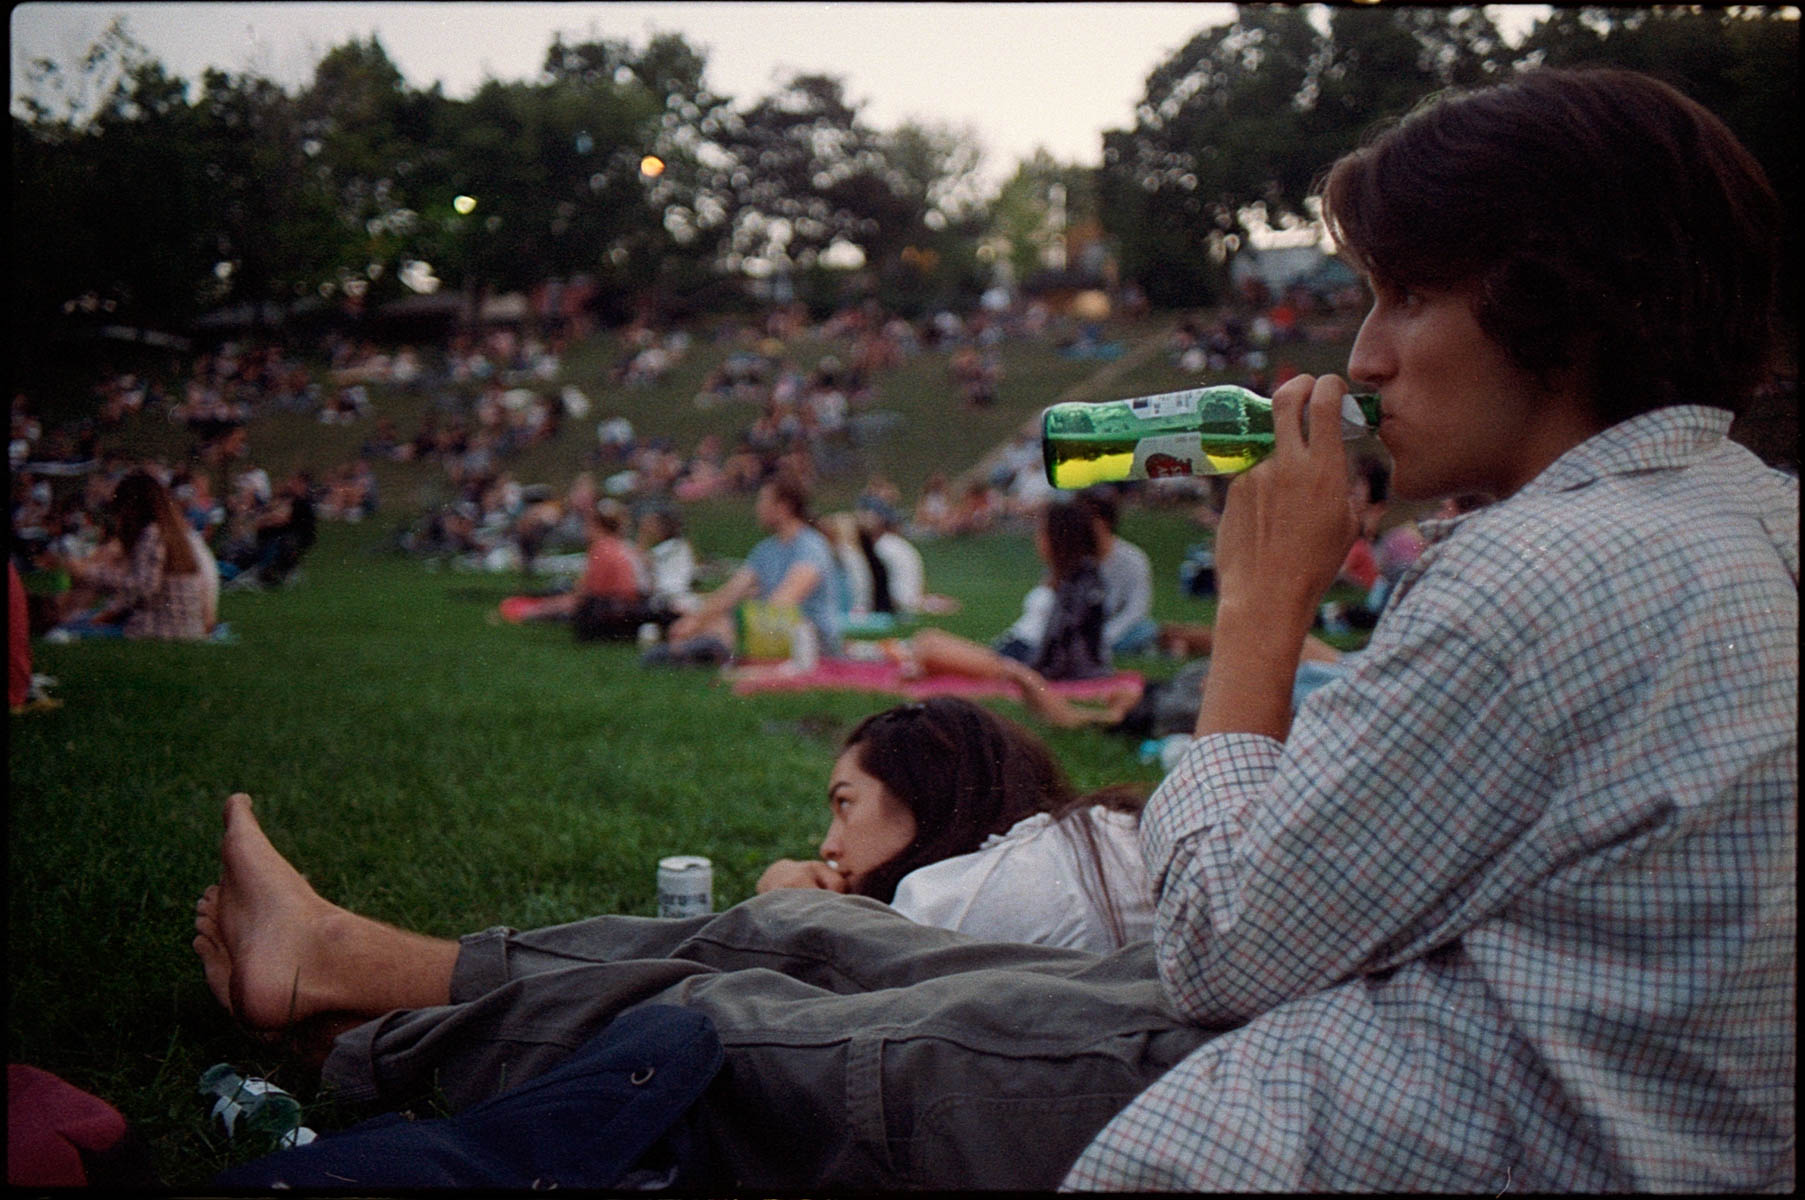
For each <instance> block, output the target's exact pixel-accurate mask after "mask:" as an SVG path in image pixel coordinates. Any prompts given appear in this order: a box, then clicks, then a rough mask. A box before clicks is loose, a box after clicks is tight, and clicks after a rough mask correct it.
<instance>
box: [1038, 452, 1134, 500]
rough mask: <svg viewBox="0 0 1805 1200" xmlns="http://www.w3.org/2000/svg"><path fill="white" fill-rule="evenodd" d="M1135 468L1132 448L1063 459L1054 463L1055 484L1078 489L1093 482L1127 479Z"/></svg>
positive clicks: (1074, 489) (1060, 486) (1059, 486)
mask: <svg viewBox="0 0 1805 1200" xmlns="http://www.w3.org/2000/svg"><path fill="white" fill-rule="evenodd" d="M1133 469H1134V450H1133V449H1132V448H1130V449H1128V450H1125V451H1122V452H1121V453H1119V454H1093V455H1090V456H1088V457H1072V458H1066V459H1061V460H1060V461H1058V462H1056V463H1054V464H1053V486H1054V487H1056V488H1065V489H1068V490H1073V491H1076V490H1077V489H1079V488H1087V487H1089V486H1090V485H1091V484H1093V483H1111V482H1114V481H1115V480H1118V479H1126V478H1128V476H1129V473H1130V472H1131V471H1132V470H1133Z"/></svg>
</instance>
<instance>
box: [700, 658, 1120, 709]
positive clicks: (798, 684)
mask: <svg viewBox="0 0 1805 1200" xmlns="http://www.w3.org/2000/svg"><path fill="white" fill-rule="evenodd" d="M731 678H732V679H733V693H734V695H736V696H749V695H752V694H753V693H756V692H803V691H815V690H831V691H843V692H848V691H849V692H888V693H891V694H893V695H898V696H905V697H907V698H908V699H910V700H925V699H927V698H928V697H929V696H965V697H969V698H977V697H985V696H1002V697H1005V698H1008V699H1012V700H1014V699H1020V697H1021V693H1020V692H1018V691H1017V690H1016V688H1015V685H1014V684H1010V683H1003V682H1001V681H1000V680H994V679H973V678H971V677H970V676H968V675H922V676H919V677H917V678H914V679H905V678H903V673H902V668H901V667H899V666H897V665H896V664H895V663H890V662H860V661H856V660H853V659H845V658H824V659H822V660H821V661H820V662H819V663H817V664H816V665H815V667H814V668H813V669H812V670H808V671H797V670H794V669H792V668H791V667H790V666H789V664H787V663H773V664H770V665H760V666H748V667H741V668H738V669H737V670H735V671H734V672H733V673H732V676H731ZM1139 682H1141V673H1140V672H1139V671H1117V672H1116V673H1115V674H1114V675H1105V676H1102V677H1101V678H1099V679H1073V680H1067V681H1065V682H1061V683H1053V684H1049V685H1048V686H1050V687H1051V688H1052V689H1053V690H1054V691H1056V692H1058V693H1059V694H1060V695H1062V696H1064V697H1065V698H1066V699H1068V700H1100V699H1102V698H1103V697H1105V696H1107V695H1109V694H1110V693H1111V692H1112V691H1113V690H1115V689H1116V688H1118V687H1120V686H1121V685H1122V684H1124V683H1139Z"/></svg>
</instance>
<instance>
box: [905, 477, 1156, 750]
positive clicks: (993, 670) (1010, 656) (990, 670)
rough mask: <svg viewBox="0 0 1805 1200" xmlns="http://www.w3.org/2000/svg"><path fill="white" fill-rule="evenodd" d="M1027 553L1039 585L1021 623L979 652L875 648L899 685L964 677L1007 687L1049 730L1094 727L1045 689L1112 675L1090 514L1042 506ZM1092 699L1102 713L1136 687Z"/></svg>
mask: <svg viewBox="0 0 1805 1200" xmlns="http://www.w3.org/2000/svg"><path fill="white" fill-rule="evenodd" d="M1034 534H1035V536H1034V548H1035V551H1036V552H1037V553H1038V554H1039V555H1040V559H1041V562H1042V563H1044V564H1045V565H1046V577H1045V579H1043V580H1042V581H1041V583H1039V584H1038V585H1036V586H1035V587H1034V588H1033V589H1032V590H1031V591H1029V593H1028V594H1027V595H1026V596H1025V597H1024V598H1023V599H1022V616H1021V619H1020V620H1018V621H1017V622H1016V623H1015V624H1014V625H1011V626H1010V627H1009V628H1008V629H1007V630H1005V631H1004V632H1003V633H1002V634H1001V635H1000V636H999V637H997V639H996V640H995V641H994V642H992V643H991V644H990V645H988V646H985V645H982V644H980V643H978V642H974V641H971V640H970V639H968V638H962V637H959V636H958V635H957V634H952V633H947V632H946V631H945V630H943V629H923V630H921V631H919V632H918V633H916V634H915V635H914V636H912V637H909V638H906V639H903V638H896V639H892V640H889V641H886V642H884V643H883V647H884V651H885V653H886V654H887V655H888V656H889V657H890V658H891V659H892V660H893V661H895V662H896V663H898V664H899V665H900V666H901V667H902V670H903V675H904V677H905V678H909V677H918V676H922V675H966V676H970V677H972V678H974V679H993V680H996V681H998V682H1001V683H1010V684H1014V685H1015V686H1016V687H1017V688H1018V689H1020V691H1021V694H1022V702H1023V703H1024V704H1026V705H1027V706H1028V709H1029V711H1030V712H1032V713H1034V714H1035V715H1036V716H1038V717H1040V718H1042V719H1043V720H1046V721H1048V722H1050V723H1052V724H1055V725H1060V726H1068V727H1069V726H1074V725H1080V724H1086V723H1089V722H1090V721H1092V720H1094V719H1095V718H1094V717H1090V716H1087V715H1084V714H1081V713H1080V711H1079V710H1077V709H1075V708H1074V706H1073V705H1072V704H1071V702H1070V701H1069V700H1067V699H1066V698H1065V697H1063V696H1061V695H1059V694H1058V693H1057V692H1055V691H1054V690H1053V689H1052V688H1050V687H1048V684H1049V683H1060V682H1064V681H1066V680H1074V679H1100V678H1103V677H1105V676H1108V675H1110V674H1111V673H1113V671H1114V667H1113V665H1112V662H1111V659H1110V652H1109V646H1108V645H1107V644H1106V643H1105V641H1104V638H1103V629H1104V623H1105V618H1106V616H1107V607H1106V604H1105V600H1106V595H1105V589H1104V585H1103V576H1102V574H1101V572H1100V571H1099V568H1098V554H1097V550H1098V546H1097V527H1096V523H1095V521H1094V520H1093V518H1092V516H1091V513H1090V510H1089V509H1087V508H1084V507H1082V506H1080V505H1078V504H1077V503H1075V502H1072V501H1069V500H1056V501H1054V502H1053V503H1051V504H1049V505H1047V507H1046V509H1045V511H1044V512H1042V514H1041V518H1040V522H1039V524H1038V525H1036V526H1035V531H1034ZM1129 691H1130V689H1129V685H1124V691H1123V694H1122V695H1121V696H1119V697H1118V696H1115V695H1113V694H1106V695H1104V696H1101V697H1098V698H1097V699H1098V700H1099V701H1100V702H1101V703H1102V704H1103V705H1104V706H1105V708H1106V709H1108V710H1114V709H1116V708H1120V709H1121V710H1122V711H1124V712H1125V711H1127V709H1128V708H1129V707H1130V706H1132V705H1133V703H1134V701H1135V699H1136V698H1138V696H1139V686H1138V685H1133V687H1132V693H1133V694H1129Z"/></svg>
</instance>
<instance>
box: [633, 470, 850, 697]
mask: <svg viewBox="0 0 1805 1200" xmlns="http://www.w3.org/2000/svg"><path fill="white" fill-rule="evenodd" d="M809 502H810V495H809V489H808V485H807V484H805V483H803V482H802V481H801V480H800V479H797V478H796V477H794V476H793V475H789V474H784V473H779V474H778V475H775V476H773V477H772V478H771V479H769V480H767V481H766V482H765V484H764V485H763V486H762V487H760V488H759V489H758V499H757V502H756V504H757V507H756V509H755V510H754V511H755V514H756V516H757V518H758V523H759V526H760V527H761V528H763V529H765V530H766V531H768V532H769V534H770V536H769V537H767V538H765V539H764V540H763V541H761V542H759V543H758V545H756V546H754V547H753V548H752V553H751V554H750V555H748V556H747V558H746V562H745V565H743V566H742V567H740V569H739V570H737V571H735V572H734V573H733V575H732V577H731V578H729V579H728V580H727V582H726V583H724V584H722V585H721V586H720V587H719V588H716V589H715V590H714V591H712V592H710V593H708V594H707V595H706V596H704V597H702V601H701V603H700V604H698V605H697V606H696V607H695V608H694V609H693V610H691V611H690V612H688V613H686V614H685V615H684V616H682V617H680V618H678V620H676V621H675V622H673V623H672V625H671V627H670V640H669V643H668V645H667V646H666V647H664V648H663V649H664V651H665V653H664V654H663V655H658V656H655V657H660V658H662V657H668V658H670V659H673V660H675V661H679V662H725V661H726V660H727V659H729V658H732V657H734V656H736V655H737V654H738V653H739V650H740V646H739V636H738V628H737V623H736V621H735V619H734V617H735V613H736V611H737V610H738V609H739V607H740V605H742V604H744V603H746V602H747V601H752V600H757V601H762V602H763V603H765V604H766V605H768V606H770V607H772V608H775V609H780V610H781V609H784V608H789V607H794V608H796V609H797V610H798V611H799V613H800V615H801V618H802V620H804V621H806V622H808V623H809V624H810V625H811V626H813V628H814V632H815V644H816V645H817V646H818V647H819V649H820V653H821V654H823V655H827V656H833V655H837V654H838V653H839V651H840V611H839V604H838V602H837V597H838V587H839V585H838V578H839V570H840V568H839V565H838V564H837V563H836V562H835V561H834V552H833V547H832V546H830V545H829V544H828V541H827V538H826V537H824V536H823V535H822V533H821V531H820V530H818V529H816V528H815V527H814V525H813V524H812V523H811V522H810V519H809Z"/></svg>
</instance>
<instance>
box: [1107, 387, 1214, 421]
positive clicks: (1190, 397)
mask: <svg viewBox="0 0 1805 1200" xmlns="http://www.w3.org/2000/svg"><path fill="white" fill-rule="evenodd" d="M1197 396H1198V393H1197V392H1196V391H1189V392H1162V393H1160V394H1159V395H1157V396H1137V397H1136V398H1134V399H1133V400H1129V401H1126V402H1125V403H1126V404H1127V405H1128V411H1130V412H1132V413H1133V414H1134V415H1135V416H1137V417H1139V418H1140V419H1141V420H1143V421H1163V420H1165V419H1166V418H1167V417H1191V416H1196V415H1197Z"/></svg>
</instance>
